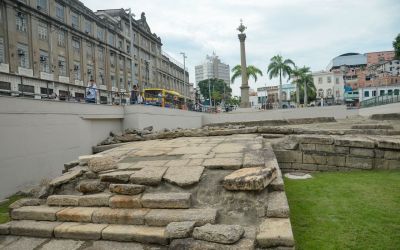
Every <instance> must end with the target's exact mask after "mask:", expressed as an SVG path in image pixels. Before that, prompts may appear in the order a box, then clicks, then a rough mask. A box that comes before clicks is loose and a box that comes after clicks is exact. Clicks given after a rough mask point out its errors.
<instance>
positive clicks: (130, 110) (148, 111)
mask: <svg viewBox="0 0 400 250" xmlns="http://www.w3.org/2000/svg"><path fill="white" fill-rule="evenodd" d="M124 109H125V118H124V121H123V128H140V129H142V128H144V127H147V126H153V127H154V130H161V129H163V128H168V129H174V128H177V127H180V128H200V127H201V126H202V116H203V114H202V113H198V112H191V111H187V110H179V109H167V108H160V107H154V106H143V105H130V106H125V107H124Z"/></svg>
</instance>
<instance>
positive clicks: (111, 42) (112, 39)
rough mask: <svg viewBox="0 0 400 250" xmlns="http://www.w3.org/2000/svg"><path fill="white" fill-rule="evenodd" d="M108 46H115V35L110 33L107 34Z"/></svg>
mask: <svg viewBox="0 0 400 250" xmlns="http://www.w3.org/2000/svg"><path fill="white" fill-rule="evenodd" d="M108 44H109V45H112V46H114V44H115V35H114V34H112V33H108Z"/></svg>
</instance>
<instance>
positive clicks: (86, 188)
mask: <svg viewBox="0 0 400 250" xmlns="http://www.w3.org/2000/svg"><path fill="white" fill-rule="evenodd" d="M106 187H107V184H106V183H103V182H100V181H99V180H84V181H81V182H80V183H79V184H78V186H77V187H76V190H77V191H79V192H81V193H84V194H95V193H100V192H103V191H104V190H105V189H106Z"/></svg>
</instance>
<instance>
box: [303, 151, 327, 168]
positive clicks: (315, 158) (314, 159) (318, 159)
mask: <svg viewBox="0 0 400 250" xmlns="http://www.w3.org/2000/svg"><path fill="white" fill-rule="evenodd" d="M303 163H305V164H319V165H324V164H326V156H325V155H317V154H306V153H304V154H303Z"/></svg>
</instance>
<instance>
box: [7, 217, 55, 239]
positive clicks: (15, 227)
mask: <svg viewBox="0 0 400 250" xmlns="http://www.w3.org/2000/svg"><path fill="white" fill-rule="evenodd" d="M60 224H61V223H60V222H50V221H32V220H20V221H11V222H10V233H11V234H12V235H20V236H31V237H46V238H51V237H53V231H54V228H55V227H57V226H58V225H60Z"/></svg>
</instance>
